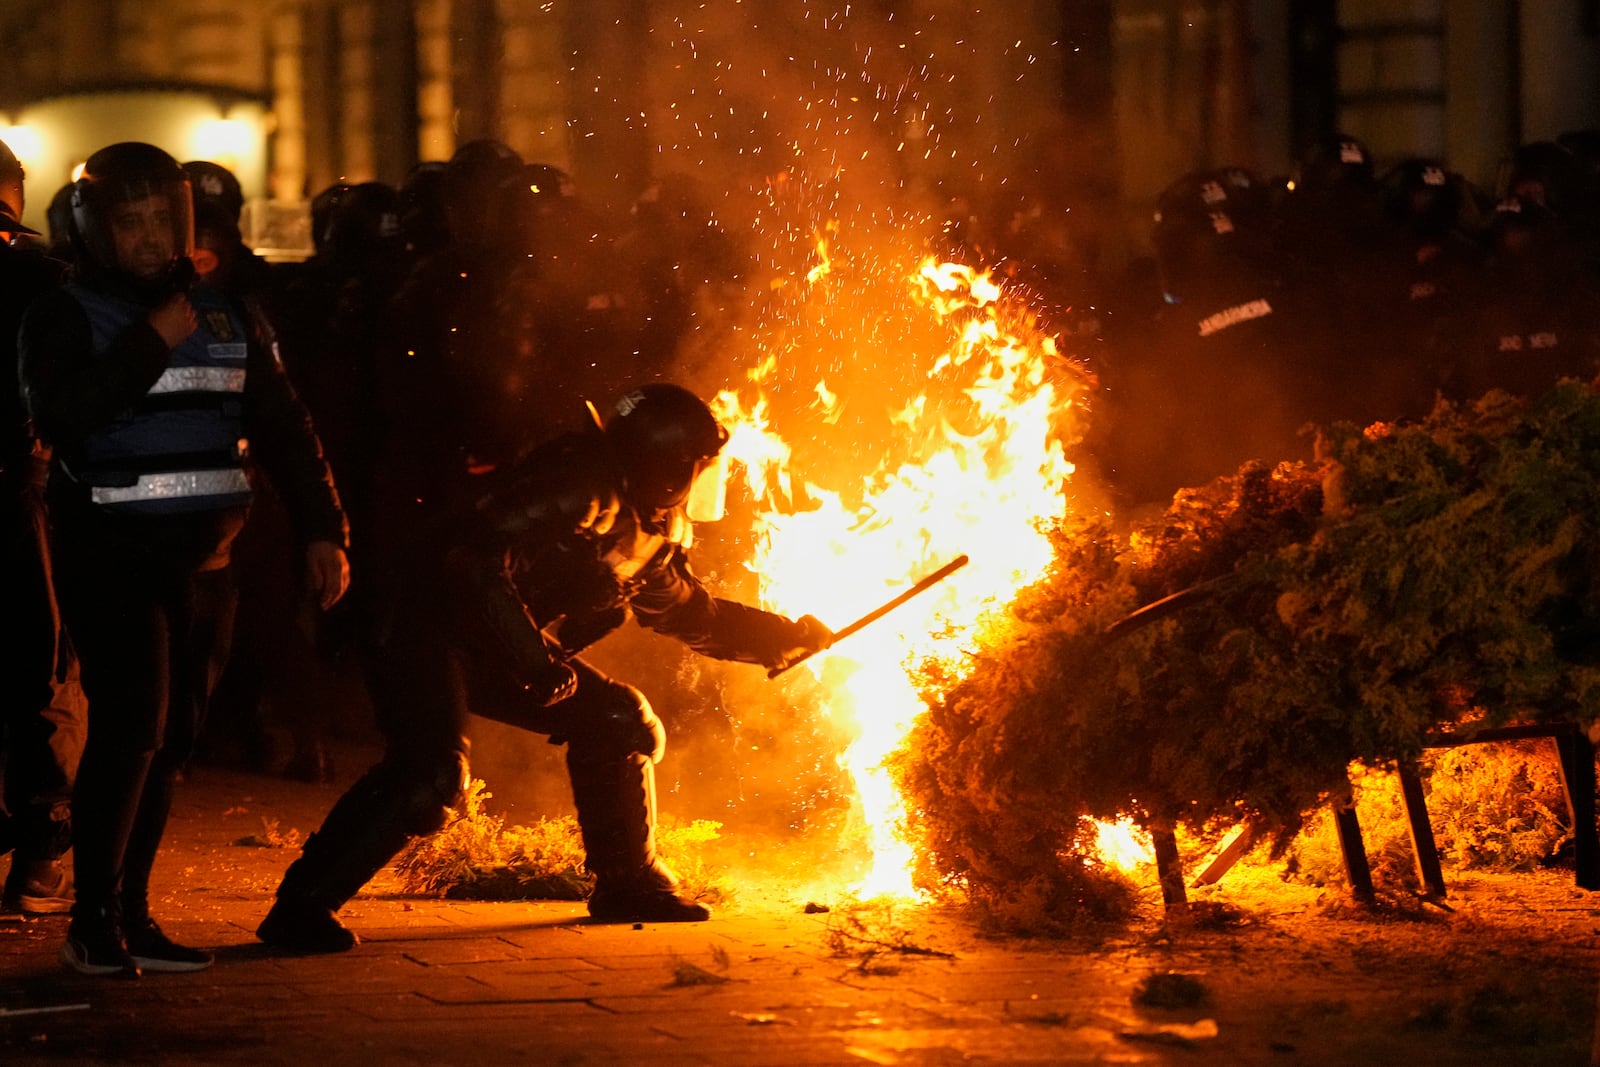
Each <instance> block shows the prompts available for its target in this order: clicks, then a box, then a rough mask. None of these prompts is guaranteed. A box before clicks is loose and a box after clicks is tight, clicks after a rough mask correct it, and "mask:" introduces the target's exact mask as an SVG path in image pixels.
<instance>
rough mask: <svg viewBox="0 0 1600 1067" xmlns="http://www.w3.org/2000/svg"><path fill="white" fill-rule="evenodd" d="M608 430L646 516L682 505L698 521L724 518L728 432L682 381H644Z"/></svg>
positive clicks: (629, 489)
mask: <svg viewBox="0 0 1600 1067" xmlns="http://www.w3.org/2000/svg"><path fill="white" fill-rule="evenodd" d="M605 434H606V438H607V440H608V441H609V442H610V444H611V449H612V453H613V455H614V456H615V457H616V460H617V462H618V464H619V465H620V466H621V468H622V473H623V477H624V479H625V480H626V482H627V496H628V499H629V501H630V502H631V503H632V504H633V505H634V507H635V508H637V509H638V510H639V512H640V513H641V514H642V515H646V516H648V515H651V514H657V513H661V512H666V511H671V510H675V509H678V508H682V509H684V510H685V511H686V512H687V513H688V517H689V518H690V519H692V520H694V521H696V522H714V521H715V520H717V519H720V518H721V517H722V506H723V487H724V481H723V473H724V471H723V464H722V455H721V453H722V446H723V445H725V444H727V443H728V431H727V430H725V429H724V428H723V427H722V425H721V424H720V423H718V422H717V419H716V416H715V415H713V414H712V413H711V408H710V407H709V406H707V404H706V402H705V401H704V400H701V399H700V398H699V397H698V396H696V395H695V394H693V393H691V392H690V391H689V390H687V389H685V388H683V387H682V386H678V385H671V384H668V383H665V382H653V383H651V384H649V385H642V386H640V387H639V388H637V389H634V390H632V391H630V392H628V393H627V394H626V395H624V396H623V397H622V399H620V400H618V401H617V404H616V407H615V409H614V410H613V412H612V415H611V417H610V419H608V420H607V421H606V423H605Z"/></svg>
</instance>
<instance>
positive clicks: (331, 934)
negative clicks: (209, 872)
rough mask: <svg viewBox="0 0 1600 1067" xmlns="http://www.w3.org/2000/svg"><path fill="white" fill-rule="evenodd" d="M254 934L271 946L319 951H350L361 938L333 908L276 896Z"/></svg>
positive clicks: (293, 949) (293, 950)
mask: <svg viewBox="0 0 1600 1067" xmlns="http://www.w3.org/2000/svg"><path fill="white" fill-rule="evenodd" d="M256 936H257V937H258V938H260V939H261V940H262V941H265V942H266V943H267V944H269V945H271V946H273V947H274V948H281V949H286V950H288V951H290V952H306V953H319V954H320V953H325V952H349V951H350V950H351V949H353V948H355V947H356V944H357V943H358V942H359V941H360V940H361V939H360V938H358V937H356V935H355V932H354V931H352V930H350V929H349V928H348V927H346V926H345V925H344V923H342V922H340V921H339V919H338V917H337V916H335V915H334V914H333V909H331V908H325V907H323V906H322V905H321V904H318V903H317V902H316V901H314V900H303V899H297V898H295V897H279V898H278V899H277V900H276V901H275V902H274V903H273V905H272V910H271V911H269V912H267V917H266V918H265V919H262V920H261V925H260V926H258V927H256Z"/></svg>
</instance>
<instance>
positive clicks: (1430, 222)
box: [1379, 157, 1468, 241]
mask: <svg viewBox="0 0 1600 1067" xmlns="http://www.w3.org/2000/svg"><path fill="white" fill-rule="evenodd" d="M1379 184H1380V185H1381V187H1382V189H1383V206H1384V211H1385V213H1386V214H1387V215H1388V216H1389V219H1390V220H1391V221H1392V222H1394V223H1395V224H1396V225H1398V226H1401V227H1404V228H1405V230H1406V231H1407V232H1408V233H1410V234H1411V235H1412V236H1414V237H1417V238H1420V239H1422V240H1428V241H1436V240H1439V239H1441V238H1443V237H1444V236H1445V235H1446V234H1447V233H1449V232H1450V231H1451V230H1453V229H1456V228H1458V227H1459V225H1460V222H1461V218H1462V212H1463V211H1465V210H1466V208H1467V206H1468V204H1467V195H1466V185H1465V181H1464V179H1463V178H1462V177H1461V175H1459V174H1457V173H1456V172H1454V171H1452V170H1450V169H1449V168H1448V167H1446V166H1445V165H1444V163H1443V162H1442V161H1440V160H1437V159H1428V158H1423V157H1416V158H1413V159H1407V160H1405V161H1403V162H1401V163H1400V164H1399V165H1398V166H1396V167H1395V168H1394V169H1393V170H1391V171H1389V173H1387V174H1385V175H1384V176H1383V179H1382V181H1381V182H1380V183H1379Z"/></svg>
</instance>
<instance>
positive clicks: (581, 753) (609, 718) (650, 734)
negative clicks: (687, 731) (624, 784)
mask: <svg viewBox="0 0 1600 1067" xmlns="http://www.w3.org/2000/svg"><path fill="white" fill-rule="evenodd" d="M567 744H568V751H569V752H570V753H571V754H572V755H573V756H574V757H575V758H578V759H581V760H604V761H611V760H616V759H627V758H630V757H633V756H643V757H644V758H645V759H647V760H649V761H650V762H651V763H659V762H661V756H662V754H663V753H664V752H666V749H667V731H666V729H665V728H664V727H663V726H662V725H661V720H660V719H658V718H657V717H656V713H655V709H654V708H652V707H651V706H650V701H649V700H648V699H647V698H646V697H645V695H644V694H643V693H641V692H640V691H639V690H637V689H635V688H634V687H633V686H631V685H622V684H620V683H617V684H614V685H611V686H609V687H608V688H607V690H606V694H605V697H604V698H603V699H600V700H595V701H594V702H593V703H592V704H591V705H590V706H589V707H588V708H586V709H585V711H584V716H583V725H582V726H581V727H579V728H577V729H574V730H573V731H572V732H571V733H570V734H569V735H568V739H567Z"/></svg>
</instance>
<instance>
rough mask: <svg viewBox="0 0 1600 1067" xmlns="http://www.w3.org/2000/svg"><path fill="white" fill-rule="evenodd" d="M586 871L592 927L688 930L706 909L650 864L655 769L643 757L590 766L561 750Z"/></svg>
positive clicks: (668, 873) (701, 919) (704, 917)
mask: <svg viewBox="0 0 1600 1067" xmlns="http://www.w3.org/2000/svg"><path fill="white" fill-rule="evenodd" d="M567 771H568V773H569V774H570V775H571V777H572V799H573V802H574V804H576V806H577V809H578V829H579V830H580V831H581V832H582V834H583V848H584V852H585V863H586V865H587V866H588V868H589V872H590V873H591V874H593V875H594V878H595V887H594V892H593V893H591V894H590V895H589V914H590V916H591V917H593V918H594V919H595V920H596V921H597V922H653V923H692V922H704V921H705V920H707V919H709V918H711V909H710V908H707V907H706V906H705V905H704V904H700V903H698V902H697V901H693V900H689V899H687V898H685V897H681V896H679V895H678V894H677V892H676V889H677V882H678V880H677V878H676V877H675V876H674V875H673V873H672V871H671V870H669V869H668V868H667V866H666V864H664V863H662V862H661V860H660V859H659V858H658V857H657V856H656V834H655V822H656V820H655V815H656V788H655V782H656V778H655V765H654V764H652V763H651V762H650V761H649V759H647V758H646V757H644V756H632V757H629V758H626V759H621V760H617V759H611V760H596V761H589V760H585V759H583V758H582V757H581V756H577V757H575V756H574V755H573V753H572V750H571V749H570V748H569V749H568V750H567Z"/></svg>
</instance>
